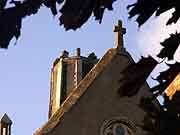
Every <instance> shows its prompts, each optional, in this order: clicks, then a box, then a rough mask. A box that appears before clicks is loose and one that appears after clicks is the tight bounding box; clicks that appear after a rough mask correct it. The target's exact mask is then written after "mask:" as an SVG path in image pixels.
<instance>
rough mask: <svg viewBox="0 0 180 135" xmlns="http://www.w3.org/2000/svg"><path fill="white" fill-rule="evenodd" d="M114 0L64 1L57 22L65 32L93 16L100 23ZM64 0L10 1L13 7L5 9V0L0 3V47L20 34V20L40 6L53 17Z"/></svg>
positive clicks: (33, 12) (110, 8)
mask: <svg viewBox="0 0 180 135" xmlns="http://www.w3.org/2000/svg"><path fill="white" fill-rule="evenodd" d="M114 1H115V0H66V1H65V3H64V5H63V6H62V8H61V10H60V12H61V13H62V14H61V16H60V18H59V20H60V24H63V25H64V27H65V28H66V30H69V29H74V30H75V29H77V28H79V27H81V26H82V25H83V24H84V23H85V22H86V21H87V20H88V19H89V17H90V16H91V15H92V14H94V16H95V19H96V20H99V22H101V21H102V17H103V14H104V11H105V9H108V10H112V9H113V8H112V4H113V2H114ZM63 2H64V0H24V1H23V2H22V3H21V2H20V1H14V0H12V1H11V2H10V4H14V7H10V8H5V6H6V4H7V0H1V1H0V20H1V22H0V47H1V48H8V45H9V42H10V41H11V39H12V38H13V37H15V38H16V39H17V38H18V37H19V36H20V34H21V24H22V19H23V18H24V17H26V16H30V15H32V14H35V13H37V12H38V10H39V8H40V6H41V5H45V6H46V7H47V8H50V10H51V12H52V14H53V15H56V14H57V13H58V10H57V8H56V6H57V4H62V3H63Z"/></svg>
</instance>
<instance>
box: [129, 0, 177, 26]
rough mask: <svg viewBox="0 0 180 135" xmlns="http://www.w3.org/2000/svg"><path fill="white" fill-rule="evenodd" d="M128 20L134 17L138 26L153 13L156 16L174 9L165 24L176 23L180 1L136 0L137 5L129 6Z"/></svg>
mask: <svg viewBox="0 0 180 135" xmlns="http://www.w3.org/2000/svg"><path fill="white" fill-rule="evenodd" d="M128 8H131V10H130V11H129V18H132V17H134V16H136V15H138V17H137V22H138V24H139V26H141V25H142V24H144V23H145V22H146V21H147V20H148V19H149V18H150V17H151V16H152V15H153V14H154V13H156V14H155V15H156V16H159V15H160V14H162V13H164V12H166V11H167V10H169V9H172V8H175V11H174V13H173V14H172V17H171V18H170V19H169V20H168V22H167V24H171V23H176V22H177V20H178V19H179V17H180V12H179V9H180V1H179V0H138V1H137V3H134V4H132V5H129V6H128Z"/></svg>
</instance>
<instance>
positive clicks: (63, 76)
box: [49, 48, 98, 118]
mask: <svg viewBox="0 0 180 135" xmlns="http://www.w3.org/2000/svg"><path fill="white" fill-rule="evenodd" d="M97 62H98V59H97V57H96V56H95V54H94V53H91V54H90V55H89V56H88V57H85V56H81V50H80V48H77V49H76V55H75V56H69V52H67V51H65V50H64V51H63V52H62V54H61V56H60V57H59V58H57V59H56V60H55V62H54V64H53V67H52V70H51V88H50V89H51V90H50V102H49V118H50V117H51V116H52V115H53V114H54V113H55V112H56V111H57V110H58V109H59V108H60V106H61V104H62V103H63V102H64V101H65V99H66V98H67V97H68V95H69V94H70V93H71V92H72V90H73V89H74V88H76V87H77V86H78V84H79V83H80V81H81V80H82V79H83V78H84V77H85V76H86V74H87V73H88V72H89V71H90V70H91V69H92V67H93V66H94V65H95V64H96V63H97Z"/></svg>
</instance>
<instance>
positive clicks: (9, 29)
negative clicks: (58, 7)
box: [0, 0, 41, 48]
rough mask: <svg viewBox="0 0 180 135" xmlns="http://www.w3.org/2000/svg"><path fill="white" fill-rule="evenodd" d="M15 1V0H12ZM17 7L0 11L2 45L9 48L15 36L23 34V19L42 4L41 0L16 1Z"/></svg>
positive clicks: (35, 11)
mask: <svg viewBox="0 0 180 135" xmlns="http://www.w3.org/2000/svg"><path fill="white" fill-rule="evenodd" d="M12 3H14V2H12ZM14 4H15V7H10V8H7V9H4V10H2V11H1V12H0V19H1V21H0V47H1V48H8V45H9V42H10V41H11V39H12V38H13V37H15V38H16V39H18V38H19V36H20V34H21V24H22V19H23V18H24V17H26V16H29V15H32V14H35V13H37V12H38V9H39V8H40V6H41V1H40V0H36V1H34V0H26V1H24V2H23V3H18V2H15V3H14Z"/></svg>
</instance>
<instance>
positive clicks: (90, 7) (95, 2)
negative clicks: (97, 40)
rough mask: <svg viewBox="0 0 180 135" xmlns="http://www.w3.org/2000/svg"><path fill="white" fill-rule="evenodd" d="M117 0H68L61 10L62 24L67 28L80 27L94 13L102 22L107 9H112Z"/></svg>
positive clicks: (74, 28)
mask: <svg viewBox="0 0 180 135" xmlns="http://www.w3.org/2000/svg"><path fill="white" fill-rule="evenodd" d="M114 1H115V0H75V1H74V0H66V1H65V4H64V5H63V7H62V8H61V10H60V12H61V13H62V15H61V16H60V18H59V20H60V24H61V25H64V27H65V29H66V30H69V29H73V30H76V29H77V28H80V27H81V26H82V25H83V24H84V23H85V22H86V21H87V20H88V19H89V18H90V16H91V15H92V14H94V16H95V19H96V20H99V22H101V20H102V17H103V14H104V11H105V9H108V10H112V4H113V2H114Z"/></svg>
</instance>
